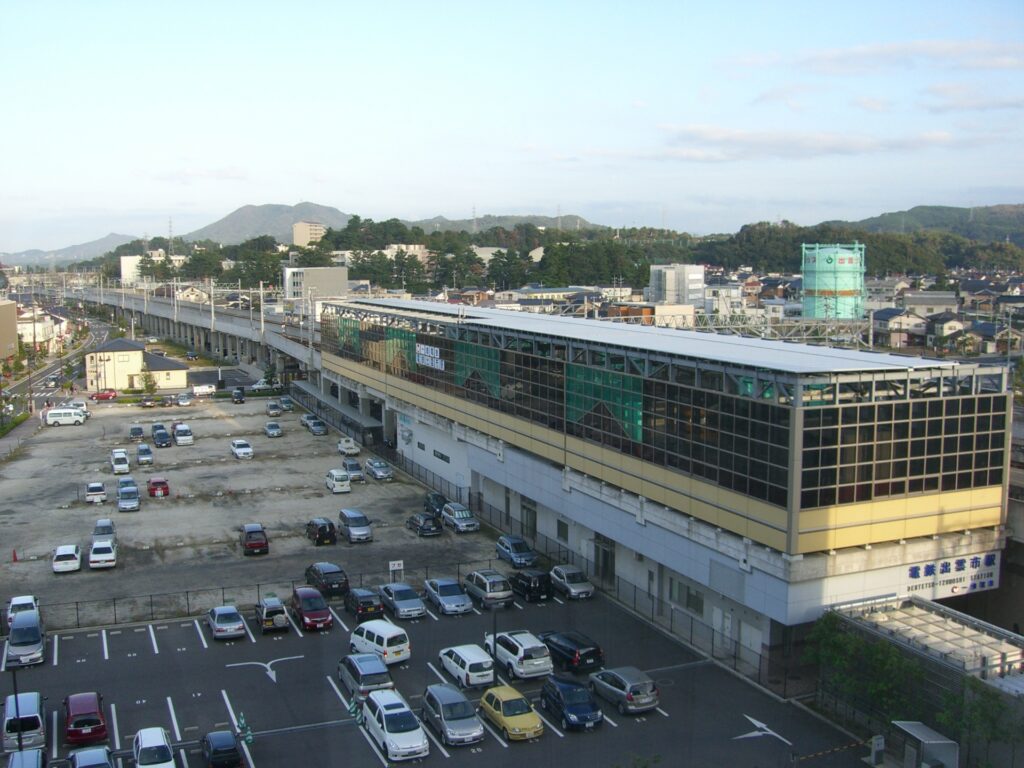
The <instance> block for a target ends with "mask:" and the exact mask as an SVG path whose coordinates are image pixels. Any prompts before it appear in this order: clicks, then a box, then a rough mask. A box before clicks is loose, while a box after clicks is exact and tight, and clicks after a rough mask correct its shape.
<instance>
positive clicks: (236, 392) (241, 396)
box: [231, 387, 245, 403]
mask: <svg viewBox="0 0 1024 768" xmlns="http://www.w3.org/2000/svg"><path fill="white" fill-rule="evenodd" d="M231 402H232V403H244V402H245V390H244V389H242V388H241V387H235V388H234V389H233V390H231Z"/></svg>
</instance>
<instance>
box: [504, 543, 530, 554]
mask: <svg viewBox="0 0 1024 768" xmlns="http://www.w3.org/2000/svg"><path fill="white" fill-rule="evenodd" d="M508 548H509V549H510V550H512V551H513V552H515V553H516V554H526V553H527V552H529V551H530V545H529V544H527V543H526V542H525V541H513V542H510V543H509V546H508Z"/></svg>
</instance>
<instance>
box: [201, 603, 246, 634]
mask: <svg viewBox="0 0 1024 768" xmlns="http://www.w3.org/2000/svg"><path fill="white" fill-rule="evenodd" d="M206 626H208V627H209V628H210V632H211V633H212V634H213V639H214V640H229V639H231V638H233V637H245V620H244V619H243V618H242V614H240V613H239V612H238V609H237V608H235V606H233V605H221V606H218V607H216V608H211V609H210V610H209V612H208V613H207V614H206Z"/></svg>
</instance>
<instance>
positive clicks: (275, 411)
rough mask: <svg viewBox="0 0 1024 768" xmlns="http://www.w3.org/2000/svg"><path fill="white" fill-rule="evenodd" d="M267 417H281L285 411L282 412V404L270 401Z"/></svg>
mask: <svg viewBox="0 0 1024 768" xmlns="http://www.w3.org/2000/svg"><path fill="white" fill-rule="evenodd" d="M266 412H267V416H280V415H281V414H282V413H284V411H282V410H281V404H280V403H279V402H277V400H268V401H267V407H266Z"/></svg>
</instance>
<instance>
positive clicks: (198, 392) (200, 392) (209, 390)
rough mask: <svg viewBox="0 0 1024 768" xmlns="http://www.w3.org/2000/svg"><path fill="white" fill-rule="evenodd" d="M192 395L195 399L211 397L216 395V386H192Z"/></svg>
mask: <svg viewBox="0 0 1024 768" xmlns="http://www.w3.org/2000/svg"><path fill="white" fill-rule="evenodd" d="M192 394H193V395H194V396H195V397H213V396H214V395H215V394H217V386H216V385H215V384H193V385H192Z"/></svg>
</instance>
